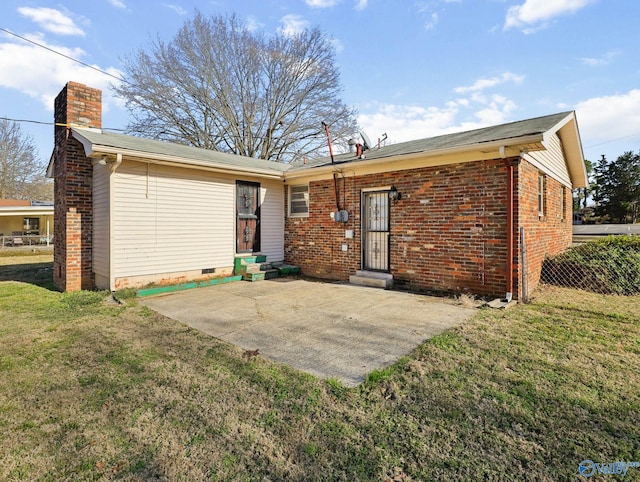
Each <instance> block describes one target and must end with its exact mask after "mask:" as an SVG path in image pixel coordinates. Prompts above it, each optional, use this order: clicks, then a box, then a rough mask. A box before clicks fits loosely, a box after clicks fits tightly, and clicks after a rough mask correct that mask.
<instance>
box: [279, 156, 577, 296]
mask: <svg viewBox="0 0 640 482" xmlns="http://www.w3.org/2000/svg"><path fill="white" fill-rule="evenodd" d="M506 162H510V163H512V165H514V166H515V167H514V199H515V200H516V201H517V200H518V199H519V197H520V199H521V201H520V203H521V205H520V206H519V204H518V202H515V203H514V205H515V209H514V226H513V234H514V250H513V273H514V275H513V283H514V286H513V295H514V297H515V298H518V297H520V296H521V295H522V292H521V291H519V290H520V289H521V283H520V282H519V276H520V274H521V267H520V254H521V253H520V250H519V235H518V233H519V225H523V226H525V229H526V230H527V234H526V236H525V237H526V238H527V260H526V261H527V267H528V269H527V281H528V288H529V292H531V291H532V290H533V289H534V288H535V286H536V285H537V280H538V279H539V275H540V268H541V263H542V260H543V259H544V256H545V255H547V254H555V253H557V252H560V251H562V250H563V249H565V248H566V247H567V246H568V244H569V243H570V241H571V221H570V220H571V212H570V209H571V192H570V190H569V189H565V192H564V195H565V196H566V207H565V210H567V212H566V213H565V216H564V220H561V219H560V215H561V211H562V201H561V197H560V196H561V192H562V190H561V186H560V184H559V183H558V182H557V181H555V180H553V179H551V178H549V177H548V176H547V181H548V182H547V215H546V216H545V218H544V219H538V216H537V172H538V171H537V169H536V168H535V167H534V166H532V165H531V164H529V163H528V162H526V161H520V159H519V158H513V159H507V160H506ZM506 162H505V160H503V159H493V160H488V161H477V162H469V163H462V164H451V165H446V166H438V167H428V168H421V169H412V170H404V171H395V172H388V173H384V174H375V175H368V176H360V177H354V176H348V175H345V177H344V178H342V177H339V179H338V191H339V197H340V202H341V203H342V204H343V206H341V207H343V208H344V209H346V210H348V212H349V222H348V223H346V224H345V223H336V222H334V221H333V220H331V218H330V216H329V214H330V213H331V212H332V211H336V209H337V207H336V202H335V193H334V185H333V181H331V180H328V181H317V182H311V183H310V185H309V203H310V206H309V210H310V212H309V217H307V218H296V217H287V219H286V221H285V258H286V261H287V262H288V263H292V264H295V265H299V266H301V267H302V270H303V272H304V273H305V274H307V275H310V276H317V277H320V278H327V279H336V280H347V279H348V277H349V275H351V274H354V273H355V271H356V270H358V269H360V268H361V251H362V246H361V230H360V196H361V192H362V190H365V189H370V188H382V187H387V188H388V187H389V186H391V185H392V184H393V185H395V186H396V188H397V189H398V191H400V192H401V193H402V199H401V200H400V201H398V202H397V203H396V204H392V206H391V243H390V244H391V249H390V265H391V269H390V271H391V273H392V274H393V276H394V283H395V285H396V286H400V287H407V288H410V289H412V290H416V291H443V292H470V293H474V294H478V295H486V296H504V294H505V292H506V291H507V275H506V273H507V261H506V257H507V222H506V221H507V179H508V172H507V166H506ZM345 174H348V173H345ZM287 202H288V200H287ZM533 207H535V212H533V211H532V208H533ZM345 230H353V231H354V237H353V238H352V239H347V238H346V237H345ZM344 244H346V245H347V246H348V251H346V252H345V251H343V250H342V245H344Z"/></svg>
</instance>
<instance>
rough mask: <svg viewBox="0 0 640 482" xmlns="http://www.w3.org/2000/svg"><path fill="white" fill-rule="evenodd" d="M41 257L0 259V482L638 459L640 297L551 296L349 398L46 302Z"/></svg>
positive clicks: (477, 327) (470, 474)
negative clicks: (10, 481)
mask: <svg viewBox="0 0 640 482" xmlns="http://www.w3.org/2000/svg"><path fill="white" fill-rule="evenodd" d="M50 259H51V258H50V257H48V258H47V259H41V258H39V257H35V258H19V257H18V258H0V280H4V281H0V320H2V321H1V322H0V479H1V480H51V481H54V480H55V481H58V480H74V481H75V480H141V481H143V480H144V481H146V480H185V481H196V480H197V481H200V480H224V481H227V480H239V481H240V480H242V481H244V480H246V481H254V480H265V481H267V480H268V481H278V480H283V481H284V480H286V481H296V480H345V481H347V480H348V481H353V480H378V481H384V480H396V481H410V480H413V481H428V480H470V481H472V480H473V481H476V480H536V481H557V480H576V479H580V477H578V464H579V463H580V462H581V461H583V460H585V459H591V460H593V461H595V462H603V463H608V462H615V461H629V462H630V461H640V424H639V420H640V321H639V320H640V297H618V296H604V295H592V294H588V293H584V292H580V291H575V290H570V289H563V288H546V289H543V290H541V291H539V292H538V294H537V296H535V297H534V299H533V301H532V303H531V304H528V305H518V306H515V307H513V308H510V309H509V310H507V311H492V310H479V311H478V314H477V315H476V316H475V317H474V318H473V319H471V320H470V321H469V322H467V323H466V324H464V325H463V326H462V327H460V328H458V329H455V330H452V331H449V332H446V333H444V334H442V335H440V336H438V337H436V338H433V339H431V340H430V341H428V342H426V343H425V344H423V345H422V346H421V347H419V348H418V349H417V350H416V351H415V352H414V353H412V354H411V355H410V356H408V357H406V358H405V359H403V360H401V361H400V362H399V363H398V364H396V365H395V366H393V367H391V368H388V369H386V370H381V371H377V372H374V373H372V374H371V375H370V377H369V379H368V380H367V382H365V383H364V384H363V385H362V386H360V387H358V388H355V389H351V388H345V387H343V386H341V385H340V384H339V383H337V382H335V381H332V380H329V381H323V380H319V379H316V378H314V377H312V376H310V375H306V374H303V373H299V372H297V371H295V370H293V369H289V368H287V367H286V366H281V365H277V364H275V363H272V362H269V361H267V360H265V359H263V358H260V357H258V358H257V359H252V360H247V359H246V358H243V357H242V351H241V350H239V349H237V348H235V347H233V346H229V345H227V344H224V343H222V342H219V341H217V340H216V339H213V338H211V337H209V336H206V335H203V334H201V333H199V332H197V331H195V330H193V329H190V328H188V327H186V326H184V325H181V324H178V323H176V322H173V321H171V320H169V319H166V318H163V317H161V316H158V315H156V314H154V313H153V312H151V311H150V310H148V309H146V308H144V307H142V306H140V305H137V304H136V303H135V301H134V300H130V299H129V300H125V302H124V304H122V305H114V304H107V303H104V302H103V300H104V298H105V293H96V292H80V293H73V294H60V293H57V292H55V291H53V290H51V269H50V266H51V264H50ZM31 261H35V262H34V263H31ZM8 280H19V281H8ZM618 479H620V477H619V476H595V477H591V478H590V479H588V480H618ZM584 480H587V479H584ZM625 480H640V468H629V471H628V473H627V475H626V477H625Z"/></svg>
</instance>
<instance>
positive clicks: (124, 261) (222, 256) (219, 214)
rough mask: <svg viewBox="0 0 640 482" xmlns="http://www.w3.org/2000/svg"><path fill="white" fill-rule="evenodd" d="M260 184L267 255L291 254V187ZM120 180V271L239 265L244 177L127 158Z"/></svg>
mask: <svg viewBox="0 0 640 482" xmlns="http://www.w3.org/2000/svg"><path fill="white" fill-rule="evenodd" d="M251 180H252V181H255V182H259V183H260V186H261V189H260V196H261V209H260V213H261V222H260V229H261V253H262V254H265V255H267V257H268V260H269V261H282V260H283V259H284V187H283V185H282V182H280V181H265V180H264V179H251ZM113 182H114V188H113V189H114V201H113V206H114V207H113V209H114V213H113V215H114V246H113V249H114V253H113V254H114V261H113V263H114V276H115V277H116V278H126V277H134V276H149V275H157V274H163V273H178V272H186V271H194V270H196V271H197V270H202V269H208V268H220V267H229V266H233V262H234V256H235V248H236V245H235V243H236V239H235V228H236V214H235V197H236V196H235V189H236V178H233V177H231V176H225V175H222V174H218V173H209V172H205V171H197V170H192V169H181V168H176V167H169V166H162V165H154V164H146V163H142V162H130V161H129V162H127V161H125V162H123V163H122V165H121V166H120V167H119V168H118V170H117V171H116V173H115V174H114V178H113Z"/></svg>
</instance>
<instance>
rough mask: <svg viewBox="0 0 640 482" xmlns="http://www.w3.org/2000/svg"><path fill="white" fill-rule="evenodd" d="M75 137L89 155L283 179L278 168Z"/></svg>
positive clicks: (76, 133) (79, 135)
mask: <svg viewBox="0 0 640 482" xmlns="http://www.w3.org/2000/svg"><path fill="white" fill-rule="evenodd" d="M72 133H73V137H74V138H76V139H77V140H78V141H80V143H82V146H83V147H84V152H85V155H86V156H87V157H98V156H100V155H104V154H111V155H116V156H117V155H118V154H121V155H122V156H123V157H127V158H133V159H135V160H137V161H140V162H148V163H150V164H160V165H166V166H177V167H183V168H190V169H199V170H205V171H211V172H220V173H230V172H235V173H242V174H250V175H252V176H254V177H263V178H269V179H278V180H281V179H282V177H283V173H282V172H279V171H276V170H267V169H261V168H252V167H241V166H232V165H228V164H222V163H216V162H207V161H199V160H196V159H188V158H184V157H177V156H170V155H166V154H157V153H153V152H143V151H135V150H132V149H122V148H118V147H113V146H105V145H101V144H94V143H92V142H90V141H89V140H88V139H86V138H84V137H83V136H82V134H80V133H78V132H76V131H72Z"/></svg>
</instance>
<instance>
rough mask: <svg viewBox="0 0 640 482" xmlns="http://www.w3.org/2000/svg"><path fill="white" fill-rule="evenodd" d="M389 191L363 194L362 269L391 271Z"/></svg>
mask: <svg viewBox="0 0 640 482" xmlns="http://www.w3.org/2000/svg"><path fill="white" fill-rule="evenodd" d="M389 209H390V207H389V191H376V192H365V193H362V236H363V240H362V241H363V242H362V251H363V252H362V260H363V262H362V268H363V269H365V270H368V271H389V214H390V212H389Z"/></svg>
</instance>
